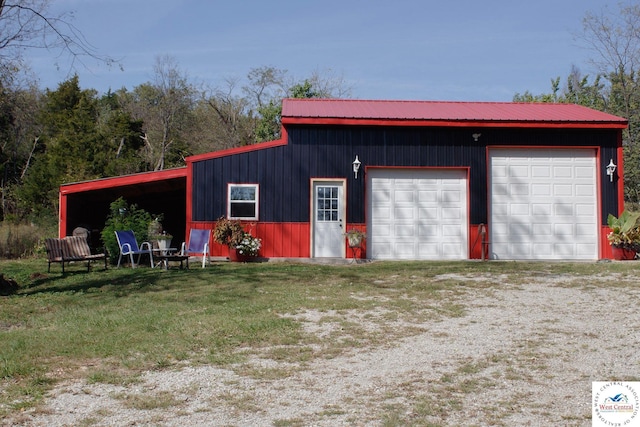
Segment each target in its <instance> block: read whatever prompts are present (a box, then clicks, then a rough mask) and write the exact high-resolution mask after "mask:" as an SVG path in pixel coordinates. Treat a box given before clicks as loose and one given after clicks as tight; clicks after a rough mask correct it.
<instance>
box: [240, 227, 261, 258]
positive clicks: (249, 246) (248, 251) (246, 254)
mask: <svg viewBox="0 0 640 427" xmlns="http://www.w3.org/2000/svg"><path fill="white" fill-rule="evenodd" d="M261 246H262V240H261V239H259V238H258V237H254V236H252V235H251V233H244V236H243V237H242V240H241V241H240V243H238V244H237V245H236V254H237V255H238V258H239V259H242V260H247V259H249V258H254V257H257V256H258V251H260V247H261Z"/></svg>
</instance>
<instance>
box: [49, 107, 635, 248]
mask: <svg viewBox="0 0 640 427" xmlns="http://www.w3.org/2000/svg"><path fill="white" fill-rule="evenodd" d="M626 127H627V121H626V120H625V119H623V118H620V117H616V116H613V115H610V114H606V113H602V112H600V111H595V110H592V109H589V108H586V107H582V106H578V105H571V104H542V103H509V102H502V103H501V102H487V103H483V102H429V101H363V100H336V99H286V100H284V101H283V106H282V138H281V139H280V140H277V141H271V142H265V143H260V144H255V145H250V146H245V147H240V148H235V149H230V150H224V151H218V152H211V153H206V154H201V155H197V156H191V157H187V159H186V168H185V169H184V170H183V171H182V172H181V174H183V175H182V176H184V177H185V178H186V179H185V180H184V181H176V182H185V183H186V190H185V194H186V196H185V199H186V200H185V201H184V205H182V204H181V203H177V202H175V203H173V204H172V206H181V205H182V206H185V207H186V209H185V214H184V218H185V219H186V220H185V221H184V224H183V227H184V230H183V231H184V234H185V235H188V230H189V229H191V228H209V227H214V226H215V224H216V221H217V220H218V219H219V218H220V217H223V216H224V217H227V218H234V219H240V220H241V221H242V222H243V224H244V226H245V229H246V230H250V231H251V233H252V234H253V235H255V236H257V237H260V238H261V239H262V248H261V251H260V255H261V256H262V257H265V258H278V257H283V258H296V257H299V258H345V257H362V258H368V259H375V260H440V259H443V260H444V259H447V260H448V259H470V258H471V259H474V258H481V257H482V256H483V255H486V256H487V258H493V259H503V260H507V259H509V260H541V259H552V260H594V259H598V258H603V257H610V256H611V248H610V246H609V244H608V242H607V239H606V235H607V233H608V232H609V229H608V228H607V225H606V219H607V216H608V215H609V214H610V213H611V214H614V215H616V216H618V215H619V213H620V212H621V211H622V210H623V206H624V201H623V182H622V177H623V172H624V165H623V159H622V131H623V130H624V129H625V128H626ZM609 164H613V165H615V167H616V169H615V172H614V173H613V174H612V175H608V174H607V165H609ZM166 178H167V177H166V176H158V179H159V180H160V179H166ZM137 179H138V178H137V177H132V178H129V179H127V181H126V184H127V186H128V185H129V184H131V185H132V186H135V185H136V184H135V183H136V180H137ZM165 182H171V181H165ZM114 183H117V180H116V181H114ZM104 184H105V185H109V181H106V182H105V183H104ZM95 186H96V184H95V183H94V184H88V185H85V184H79V185H75V186H74V187H73V190H74V193H73V201H74V203H75V206H80V203H81V201H82V199H83V197H84V190H85V189H86V190H87V192H89V191H91V190H95V189H96V188H95ZM127 188H128V189H129V190H133V187H127ZM155 188H156V189H158V190H161V189H162V183H161V181H159V182H158V186H157V187H155ZM100 189H101V191H104V189H102V187H101V188H100ZM63 190H64V191H65V192H67V193H68V192H69V191H70V189H69V188H63ZM76 190H77V191H76ZM65 194H66V193H65ZM87 194H89V193H87ZM176 194H177V193H176ZM240 196H242V197H240ZM68 197H69V198H71V195H69V196H68ZM65 203H67V196H65V195H63V196H62V197H61V221H64V220H65V219H64V218H63V217H64V216H66V213H67V212H69V213H73V221H74V222H75V223H78V222H82V221H83V220H84V219H83V218H81V215H80V214H81V213H82V211H81V210H79V209H75V208H73V209H72V208H70V209H66V206H65ZM240 205H242V207H243V209H239V208H238V206H240ZM76 213H77V214H78V215H76ZM71 216H72V215H71V214H70V215H69V218H71ZM175 217H176V218H177V217H178V215H175ZM72 225H73V224H71V223H70V224H69V225H68V226H62V225H61V227H60V229H61V230H62V231H63V232H64V230H66V231H67V232H68V231H70V230H71V227H70V226H72ZM352 229H358V230H362V231H365V232H366V234H367V238H366V241H365V244H364V246H362V247H360V248H358V249H357V250H353V249H351V248H349V247H347V244H346V239H345V236H344V235H345V233H346V232H347V231H349V230H352ZM211 255H213V256H227V255H228V249H227V248H226V247H223V246H221V245H217V244H213V245H212V247H211Z"/></svg>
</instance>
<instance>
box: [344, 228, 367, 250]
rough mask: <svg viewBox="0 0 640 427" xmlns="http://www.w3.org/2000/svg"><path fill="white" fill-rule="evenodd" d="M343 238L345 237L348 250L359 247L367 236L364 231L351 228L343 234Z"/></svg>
mask: <svg viewBox="0 0 640 427" xmlns="http://www.w3.org/2000/svg"><path fill="white" fill-rule="evenodd" d="M345 236H346V237H347V243H348V244H349V247H350V248H359V247H361V246H362V242H363V241H364V239H366V238H367V234H366V233H365V232H364V231H362V230H358V229H356V228H352V229H351V230H349V231H347V232H346V233H345Z"/></svg>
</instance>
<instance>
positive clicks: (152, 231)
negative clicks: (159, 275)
mask: <svg viewBox="0 0 640 427" xmlns="http://www.w3.org/2000/svg"><path fill="white" fill-rule="evenodd" d="M160 219H161V217H156V218H155V219H154V220H153V221H151V222H150V223H149V226H148V228H147V232H148V238H149V240H155V241H156V243H157V244H158V249H160V250H161V251H163V253H166V251H167V250H168V249H169V248H170V247H171V240H172V239H173V236H172V235H171V234H168V233H167V232H166V231H164V229H163V227H162V223H161V222H160Z"/></svg>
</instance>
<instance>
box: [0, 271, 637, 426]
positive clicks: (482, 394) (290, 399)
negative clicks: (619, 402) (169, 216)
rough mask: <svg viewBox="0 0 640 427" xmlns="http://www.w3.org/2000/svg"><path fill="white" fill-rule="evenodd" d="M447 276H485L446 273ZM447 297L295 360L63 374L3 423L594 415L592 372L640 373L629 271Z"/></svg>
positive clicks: (369, 320) (368, 324)
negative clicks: (391, 335) (431, 308)
mask: <svg viewBox="0 0 640 427" xmlns="http://www.w3.org/2000/svg"><path fill="white" fill-rule="evenodd" d="M452 278H454V279H456V280H458V281H460V282H461V283H465V282H474V283H478V281H482V280H485V278H482V277H473V276H458V275H447V276H446V277H445V276H441V279H442V280H451V279H452ZM495 279H496V278H495V277H493V278H492V279H491V280H493V281H495ZM607 284H613V285H614V286H611V287H608V286H607ZM354 297H357V296H354ZM451 300H455V303H456V304H460V305H461V306H462V307H464V309H465V310H464V312H463V314H461V315H460V316H457V317H444V316H443V317H440V318H438V319H437V320H434V321H429V322H425V323H421V324H409V323H407V322H402V321H398V320H393V318H392V317H389V318H390V320H389V322H396V323H397V324H394V325H393V326H394V328H406V329H407V331H411V332H410V333H407V334H406V335H405V336H404V337H403V338H400V339H397V340H396V339H394V340H390V341H389V342H387V343H384V344H383V345H376V346H368V347H359V348H358V347H356V348H353V349H352V350H349V351H347V352H346V353H344V352H343V353H341V354H340V355H338V356H336V357H331V356H330V355H327V357H319V358H318V357H316V358H312V359H310V360H309V361H305V362H300V364H298V365H296V366H292V364H291V363H290V362H282V361H277V360H272V359H267V358H261V357H259V356H254V357H253V358H251V360H250V362H248V363H245V364H243V365H242V366H236V367H232V369H220V368H217V367H212V366H186V367H181V368H173V369H166V370H163V371H154V372H148V373H146V374H144V375H143V376H142V378H141V381H140V382H138V383H135V384H131V385H128V386H115V385H107V384H87V383H85V382H75V383H66V384H63V385H60V386H59V387H58V388H56V389H55V390H54V391H53V392H52V393H51V394H50V396H49V397H48V398H47V399H46V400H45V403H44V405H43V407H40V408H39V409H37V410H33V411H32V412H27V413H24V414H22V415H21V416H20V417H19V418H14V419H12V420H5V423H11V424H13V425H16V424H20V425H28V426H67V425H68V426H71V425H73V426H78V425H85V426H91V425H96V426H125V425H130V426H146V425H149V426H151V425H154V426H155V425H158V426H187V425H203V426H204V425H208V426H272V425H275V426H343V425H344V426H381V425H386V426H395V425H398V426H399V425H435V426H438V425H441V426H463V425H464V426H473V425H477V426H500V425H504V426H514V425H517V426H551V425H553V426H590V425H591V382H592V381H610V380H636V381H637V380H638V379H640V374H639V372H640V352H639V351H638V349H639V348H640V314H639V313H638V307H639V301H640V289H639V286H638V280H637V279H636V278H635V277H630V276H628V275H620V276H617V277H588V278H585V277H584V276H582V277H580V278H576V277H572V276H570V275H566V276H563V275H557V276H550V277H544V276H543V277H538V278H536V279H535V280H532V281H531V282H529V283H517V284H512V283H506V282H505V283H501V284H500V286H499V287H495V286H492V287H482V286H476V287H472V288H469V289H468V290H466V291H465V292H462V293H459V294H458V293H455V292H451V295H449V296H447V298H444V299H443V300H442V301H449V302H450V301H451ZM386 314H388V313H383V312H371V313H349V312H346V313H342V312H336V313H315V312H306V313H299V314H297V315H296V318H297V319H298V320H299V321H301V322H303V324H304V327H305V331H307V333H309V334H316V335H318V337H319V342H320V343H322V339H323V337H327V336H329V335H331V336H333V337H335V333H336V332H338V333H339V331H340V324H341V322H342V321H349V322H359V323H361V325H362V326H363V327H365V328H375V327H376V325H377V324H379V323H377V322H375V321H374V320H375V319H379V318H380V316H385V315H386ZM321 345H322V344H319V346H321ZM291 351H295V349H292V350H291ZM252 372H253V373H255V372H261V373H262V374H261V375H255V374H251V373H252ZM267 372H270V373H272V375H267V374H266V373H267Z"/></svg>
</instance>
